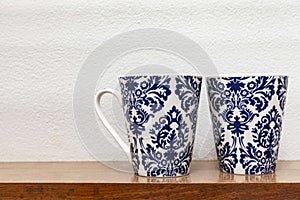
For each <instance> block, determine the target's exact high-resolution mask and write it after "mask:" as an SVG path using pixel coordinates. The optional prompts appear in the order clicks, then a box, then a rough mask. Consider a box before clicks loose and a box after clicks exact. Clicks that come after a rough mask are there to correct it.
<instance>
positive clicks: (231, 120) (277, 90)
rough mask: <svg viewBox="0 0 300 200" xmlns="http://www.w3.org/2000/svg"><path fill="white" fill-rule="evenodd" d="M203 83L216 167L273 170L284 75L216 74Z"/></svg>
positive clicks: (257, 171)
mask: <svg viewBox="0 0 300 200" xmlns="http://www.w3.org/2000/svg"><path fill="white" fill-rule="evenodd" d="M206 83H207V92H208V98H209V106H210V112H211V119H212V125H213V132H214V140H215V146H216V151H217V156H218V161H219V167H220V170H221V171H223V172H228V173H234V174H270V173H274V172H275V168H276V161H277V157H278V149H279V141H280V137H281V130H282V118H283V113H284V106H285V101H286V93H287V83H288V77H287V76H281V75H275V76H271V75H266V76H264V75H259V76H254V75H253V76H252V75H251V76H218V77H208V78H206Z"/></svg>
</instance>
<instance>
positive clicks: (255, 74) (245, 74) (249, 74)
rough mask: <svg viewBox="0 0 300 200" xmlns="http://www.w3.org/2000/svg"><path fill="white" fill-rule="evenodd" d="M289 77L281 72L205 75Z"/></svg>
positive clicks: (220, 76) (213, 76)
mask: <svg viewBox="0 0 300 200" xmlns="http://www.w3.org/2000/svg"><path fill="white" fill-rule="evenodd" d="M271 76H274V77H289V75H288V74H281V73H244V74H216V75H209V76H206V77H205V78H206V79H210V78H235V77H236V78H240V77H271Z"/></svg>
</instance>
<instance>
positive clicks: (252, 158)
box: [240, 106, 282, 174]
mask: <svg viewBox="0 0 300 200" xmlns="http://www.w3.org/2000/svg"><path fill="white" fill-rule="evenodd" d="M281 125H282V119H281V115H280V114H279V112H278V110H277V109H276V107H275V106H273V107H272V109H271V110H270V111H269V112H268V114H267V115H265V116H263V117H262V118H261V121H258V122H257V123H256V124H255V128H253V131H252V133H253V138H254V139H253V142H254V143H255V146H254V145H252V144H251V143H248V146H247V148H246V149H247V151H245V150H243V149H241V160H240V162H241V164H242V165H243V167H244V168H245V170H246V173H247V174H253V173H262V174H269V173H273V172H274V171H275V168H276V163H275V162H274V161H275V160H276V159H277V155H278V146H279V141H280V132H281Z"/></svg>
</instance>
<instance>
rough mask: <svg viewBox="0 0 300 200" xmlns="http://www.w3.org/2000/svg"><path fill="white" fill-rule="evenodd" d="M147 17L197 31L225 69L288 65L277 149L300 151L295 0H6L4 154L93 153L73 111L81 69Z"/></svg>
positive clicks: (0, 60)
mask: <svg viewBox="0 0 300 200" xmlns="http://www.w3.org/2000/svg"><path fill="white" fill-rule="evenodd" d="M146 27H160V28H165V29H169V30H173V31H177V32H179V33H181V34H183V35H185V36H187V37H189V38H191V39H192V40H194V41H196V42H197V43H198V44H200V45H201V47H202V48H203V49H204V50H205V51H206V52H207V53H208V54H209V56H210V57H211V59H212V60H213V62H214V63H215V65H216V66H217V68H218V70H219V72H220V73H235V72H239V73H243V72H248V71H249V72H254V73H255V72H272V73H285V74H289V75H290V85H289V93H288V104H287V107H286V118H285V119H284V130H283V136H282V142H281V148H280V159H285V160H291V159H300V145H299V143H300V124H299V121H300V115H299V113H300V101H299V99H300V92H299V91H298V89H297V88H298V87H299V85H300V79H299V77H298V76H300V66H299V65H300V56H299V55H300V2H299V1H298V0H294V1H292V0H291V1H283V0H278V1H254V0H251V1H246V0H243V1H233V0H231V1H229V0H225V1H224V0H220V1H180V0H176V1H163V2H161V1H129V0H125V1H124V0H114V1H96V0H94V1H85V0H74V1H28V0H26V1H11V0H2V1H1V2H0V161H37V160H38V161H48V160H50V161H53V160H91V159H92V157H91V156H90V155H89V153H88V152H87V151H86V150H85V148H84V147H83V145H82V143H81V141H80V139H79V137H78V134H77V133H76V128H75V125H74V120H73V109H72V95H73V88H74V85H75V82H76V77H77V74H78V72H79V70H80V68H81V66H82V65H83V63H84V61H85V60H86V59H87V57H88V56H89V55H90V53H91V52H92V51H93V50H94V49H95V48H96V47H97V46H99V45H100V44H101V43H102V42H104V41H106V40H107V39H109V38H111V37H112V36H114V35H116V34H120V33H122V32H125V31H129V30H134V29H139V28H146ZM130 59H134V57H133V58H132V57H131V58H130ZM136 59H138V58H136ZM133 61H134V60H133ZM178 62H179V61H178ZM111 77H114V74H111ZM204 148H208V149H209V148H212V147H211V146H207V147H204ZM108 151H110V150H109V149H107V150H104V153H105V152H108ZM195 153H196V154H197V152H195ZM214 156H215V155H214V154H209V155H207V156H205V159H215V157H214ZM196 157H197V156H196ZM200 157H201V156H200Z"/></svg>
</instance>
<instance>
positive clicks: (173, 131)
mask: <svg viewBox="0 0 300 200" xmlns="http://www.w3.org/2000/svg"><path fill="white" fill-rule="evenodd" d="M150 136H151V141H152V144H147V147H146V150H144V151H143V155H142V157H143V166H144V168H145V170H146V171H147V173H148V174H149V175H151V176H154V174H155V175H163V176H176V175H177V174H184V173H187V171H184V170H183V169H188V166H187V167H184V166H185V165H186V163H188V164H189V161H190V159H191V151H190V150H191V149H187V150H186V149H182V147H183V146H185V144H186V143H187V141H188V136H189V128H188V127H187V125H186V123H185V122H184V121H183V119H182V113H181V112H180V111H179V109H177V108H176V106H173V107H172V109H171V110H169V111H168V112H167V114H166V115H165V116H163V117H161V118H159V120H158V122H156V123H154V125H153V129H150ZM152 145H154V146H152ZM188 146H190V145H188ZM189 148H190V147H189ZM186 151H188V152H186ZM178 156H179V158H178ZM186 159H188V160H186Z"/></svg>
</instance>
